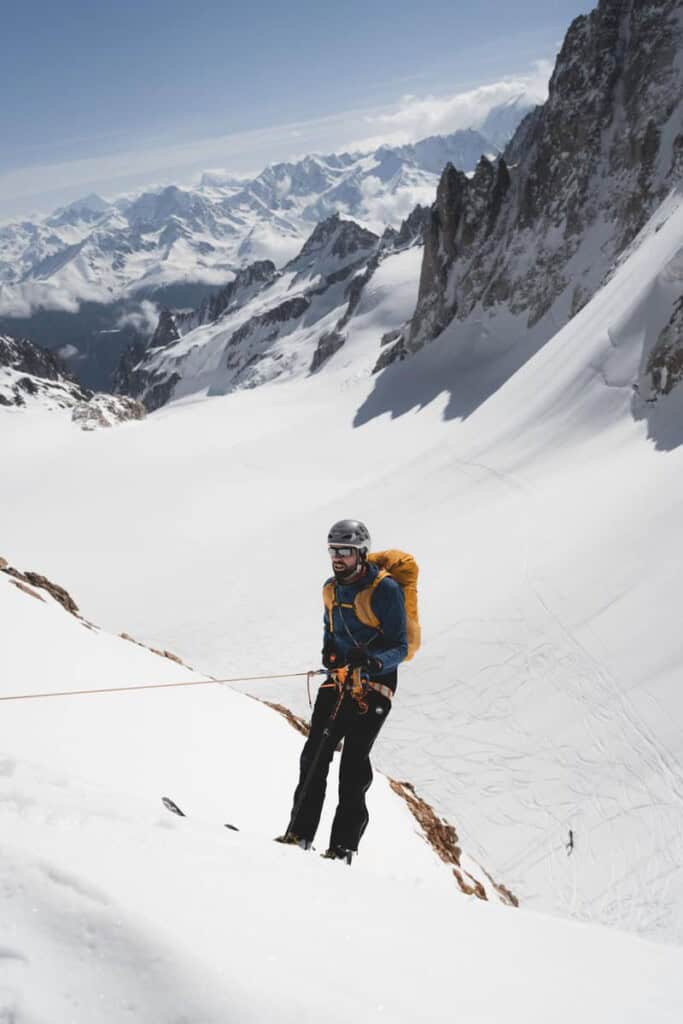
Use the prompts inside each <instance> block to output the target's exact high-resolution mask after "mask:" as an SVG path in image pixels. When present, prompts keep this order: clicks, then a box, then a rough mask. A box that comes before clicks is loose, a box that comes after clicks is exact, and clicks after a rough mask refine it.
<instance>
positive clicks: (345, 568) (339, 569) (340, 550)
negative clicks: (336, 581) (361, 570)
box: [328, 544, 358, 576]
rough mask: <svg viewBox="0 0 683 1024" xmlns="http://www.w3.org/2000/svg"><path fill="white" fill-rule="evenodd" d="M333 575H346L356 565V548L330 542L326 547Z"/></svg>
mask: <svg viewBox="0 0 683 1024" xmlns="http://www.w3.org/2000/svg"><path fill="white" fill-rule="evenodd" d="M328 551H329V553H330V558H331V559H332V568H333V570H334V574H335V576H348V575H349V574H350V573H352V572H353V571H354V569H356V567H357V565H358V548H350V547H345V546H344V545H342V544H331V545H330V547H329V548H328Z"/></svg>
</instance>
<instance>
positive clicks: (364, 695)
mask: <svg viewBox="0 0 683 1024" xmlns="http://www.w3.org/2000/svg"><path fill="white" fill-rule="evenodd" d="M327 543H328V550H329V555H330V558H331V560H332V570H333V573H334V576H332V577H330V579H329V580H327V582H326V584H325V587H324V591H323V592H324V594H325V598H326V607H325V614H324V624H325V631H324V639H323V665H324V666H325V668H326V669H328V677H327V679H326V681H325V682H324V683H323V684H322V686H321V687H320V689H319V691H318V696H317V698H316V702H315V707H314V709H313V717H312V719H311V729H310V733H309V736H308V739H307V741H306V744H305V746H304V749H303V751H302V754H301V761H300V773H299V784H298V786H297V788H296V791H295V793H294V804H293V810H292V816H291V820H290V824H289V828H288V830H287V832H286V833H285V835H284V836H281V837H280V840H279V841H280V842H285V843H293V844H297V845H299V846H301V847H302V848H303V849H309V848H310V846H311V844H312V842H313V838H314V836H315V833H316V830H317V828H318V823H319V821H320V815H321V813H322V807H323V802H324V799H325V789H326V783H327V773H328V770H329V766H330V762H331V761H332V755H333V754H334V750H335V748H336V746H337V744H338V743H339V740H340V739H342V738H343V740H344V748H343V752H342V756H341V763H340V766H339V802H338V805H337V811H336V814H335V816H334V822H333V824H332V832H331V835H330V843H329V848H328V850H327V852H326V853H325V854H323V856H325V857H329V858H332V859H342V860H345V861H346V862H347V863H348V864H350V863H351V858H352V856H353V854H354V853H355V852H356V851H357V850H358V844H359V842H360V839H361V837H362V835H363V832H364V831H365V828H366V826H367V823H368V811H367V807H366V804H365V794H366V792H367V791H368V789H369V787H370V784H371V783H372V766H371V764H370V750H371V749H372V745H373V743H374V742H375V739H376V738H377V734H378V733H379V731H380V729H381V728H382V725H383V724H384V722H385V720H386V718H387V716H388V714H389V712H390V710H391V699H392V697H393V694H394V692H395V691H396V683H397V668H398V665H399V664H400V663H401V662H402V661H403V659H404V658H405V657H406V654H407V651H408V644H407V638H406V614H405V605H404V598H403V591H402V589H401V587H400V586H399V584H398V583H397V582H396V581H395V580H393V579H392V578H391V576H389V575H387V574H386V573H380V570H379V568H378V566H377V565H373V564H372V563H371V562H369V561H368V553H369V551H370V534H369V533H368V530H367V527H366V526H365V525H364V524H363V523H361V522H359V521H358V520H357V519H343V520H341V521H340V522H338V523H335V524H334V526H333V527H332V528H331V530H330V532H329V534H328V537H327ZM378 575H380V579H379V582H376V580H377V577H378ZM369 588H370V589H369ZM363 591H368V593H366V594H365V595H363ZM359 595H363V596H361V597H360V601H361V602H362V601H363V600H365V601H366V602H367V600H368V598H369V604H370V615H369V617H370V618H372V619H373V620H374V621H375V622H377V623H378V625H377V626H370V625H368V624H367V623H366V622H364V621H362V618H359V614H361V615H362V616H363V617H364V618H367V617H368V614H367V612H366V613H363V611H362V608H361V604H360V603H357V602H356V598H358V597H359ZM357 613H358V614H357ZM335 711H336V714H335Z"/></svg>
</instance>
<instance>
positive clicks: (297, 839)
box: [275, 832, 313, 850]
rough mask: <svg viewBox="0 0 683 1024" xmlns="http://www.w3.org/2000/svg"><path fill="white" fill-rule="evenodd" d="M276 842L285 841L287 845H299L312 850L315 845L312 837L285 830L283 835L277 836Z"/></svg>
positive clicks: (303, 848)
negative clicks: (306, 837) (307, 837)
mask: <svg viewBox="0 0 683 1024" xmlns="http://www.w3.org/2000/svg"><path fill="white" fill-rule="evenodd" d="M275 842H276V843H284V844H285V845H286V846H298V847H299V848H300V849H302V850H310V849H311V846H312V845H313V843H312V842H311V840H310V839H305V838H304V837H303V836H297V835H295V834H294V832H285V833H284V835H282V836H276V837H275Z"/></svg>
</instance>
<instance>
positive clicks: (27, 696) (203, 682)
mask: <svg viewBox="0 0 683 1024" xmlns="http://www.w3.org/2000/svg"><path fill="white" fill-rule="evenodd" d="M325 674H326V673H325V671H324V669H314V670H313V671H310V672H285V673H284V674H282V675H270V676H236V677H235V678H234V679H188V680H186V681H185V682H182V683H140V684H139V685H137V686H106V687H104V688H103V689H101V690H61V691H59V692H57V691H55V692H54V693H17V694H13V695H12V696H9V697H2V696H0V701H1V700H38V699H41V698H43V697H80V696H82V695H83V694H92V693H130V692H131V691H132V690H168V689H171V688H172V687H175V686H215V685H216V684H225V683H254V682H259V681H261V680H264V679H296V678H299V677H300V676H308V677H309V678H310V676H312V675H325Z"/></svg>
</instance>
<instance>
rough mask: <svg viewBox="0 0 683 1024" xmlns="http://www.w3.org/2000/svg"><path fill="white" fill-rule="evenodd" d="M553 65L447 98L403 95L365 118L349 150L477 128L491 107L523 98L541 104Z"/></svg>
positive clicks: (546, 63)
mask: <svg viewBox="0 0 683 1024" xmlns="http://www.w3.org/2000/svg"><path fill="white" fill-rule="evenodd" d="M551 73H552V64H551V62H550V61H547V60H539V61H536V62H535V64H534V66H533V70H532V72H531V73H530V74H529V75H525V76H520V77H515V78H506V79H503V80H502V81H500V82H492V83H490V84H488V85H481V86H479V87H478V88H476V89H470V90H469V91H467V92H458V93H453V94H450V95H446V96H432V95H427V96H422V97H420V96H416V95H415V94H408V95H406V96H403V97H402V99H401V101H400V103H399V104H398V106H397V107H396V108H395V109H393V110H390V111H381V112H379V113H374V114H368V115H366V116H365V117H364V119H363V120H364V124H365V127H366V134H364V135H362V136H360V137H358V138H357V139H356V140H355V141H354V142H353V143H351V144H350V147H349V148H352V149H356V150H363V149H374V148H376V147H377V146H380V145H383V144H386V145H402V144H404V143H407V142H416V141H417V140H418V139H422V138H426V137H427V136H428V135H447V134H448V133H450V132H454V131H457V130H458V129H460V128H476V127H478V126H480V125H481V124H482V123H483V121H484V120H485V118H486V115H487V114H488V112H489V111H490V110H491V108H492V107H496V106H498V105H499V104H501V103H506V102H508V101H510V100H514V99H517V98H518V97H523V98H524V99H525V100H527V101H528V102H529V103H532V104H534V103H542V102H543V101H544V100H545V98H546V97H547V93H548V80H549V78H550V75H551Z"/></svg>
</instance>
